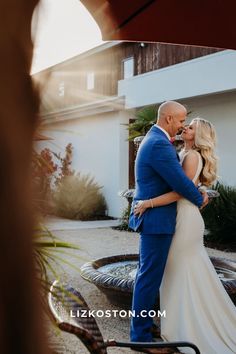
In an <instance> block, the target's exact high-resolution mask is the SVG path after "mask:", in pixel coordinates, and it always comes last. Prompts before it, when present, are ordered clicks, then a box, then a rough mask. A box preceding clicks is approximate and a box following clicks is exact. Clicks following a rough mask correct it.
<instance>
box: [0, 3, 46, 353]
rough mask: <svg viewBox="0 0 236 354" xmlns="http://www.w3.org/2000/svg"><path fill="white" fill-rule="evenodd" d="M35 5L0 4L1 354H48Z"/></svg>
mask: <svg viewBox="0 0 236 354" xmlns="http://www.w3.org/2000/svg"><path fill="white" fill-rule="evenodd" d="M37 3H38V0H8V1H6V0H3V1H1V4H0V23H1V26H2V28H1V31H0V45H1V56H0V71H1V75H0V76H1V86H0V99H1V103H0V120H1V130H0V146H1V155H0V159H1V172H0V185H1V197H0V210H1V248H0V250H1V251H0V252H1V254H0V262H1V267H0V269H1V292H0V314H1V317H0V352H1V354H13V353H18V354H20V353H22V354H47V353H48V349H47V343H46V341H45V338H44V329H43V318H42V313H41V312H42V311H41V307H40V300H39V294H40V288H39V285H38V284H37V283H36V274H35V268H34V262H33V246H32V235H33V224H34V214H33V212H32V195H31V178H30V176H31V157H32V156H31V155H32V141H33V135H34V132H35V128H36V123H37V112H38V95H37V93H36V92H35V90H34V88H33V85H32V81H31V77H30V69H31V60H32V53H33V45H32V42H31V18H32V14H33V11H34V8H35V6H36V5H37Z"/></svg>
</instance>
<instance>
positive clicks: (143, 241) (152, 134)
mask: <svg viewBox="0 0 236 354" xmlns="http://www.w3.org/2000/svg"><path fill="white" fill-rule="evenodd" d="M135 179H136V182H135V183H136V185H135V196H134V200H133V204H132V209H131V214H130V220H129V226H130V227H131V228H132V229H133V230H135V231H140V256H139V270H138V273H137V276H136V280H135V286H134V293H133V305H132V310H133V311H135V314H136V316H135V317H133V318H132V319H131V340H132V341H140V342H147V341H152V335H151V332H150V328H151V326H152V323H153V321H152V318H151V317H149V316H147V314H148V311H150V310H152V309H153V307H154V305H155V301H156V297H157V293H158V290H159V287H160V284H161V280H162V277H163V273H164V268H165V264H166V260H167V255H168V251H169V247H170V244H171V240H172V236H173V234H174V232H175V223H176V202H174V203H171V204H169V205H165V206H161V207H157V208H149V209H147V210H146V211H145V213H144V214H143V215H142V216H141V217H137V216H135V215H134V214H133V207H134V205H135V204H136V203H137V202H138V201H139V200H144V199H150V198H154V197H156V196H159V195H162V194H164V193H167V192H170V191H172V190H174V191H176V192H178V193H179V194H181V195H182V196H183V197H184V198H186V199H188V200H190V201H191V202H192V203H194V204H196V205H197V206H201V205H202V202H203V198H202V195H201V194H200V193H199V191H198V190H197V188H196V187H195V185H194V184H193V182H192V181H190V179H189V178H188V177H186V175H185V173H184V172H183V170H182V167H181V165H180V163H179V161H178V158H177V154H176V150H175V148H174V147H173V145H172V144H171V143H170V141H169V139H168V137H167V136H166V134H165V133H164V132H163V131H162V130H161V129H159V128H158V127H157V126H153V127H152V128H151V129H150V130H149V132H148V133H147V135H146V137H145V138H144V140H143V141H142V143H141V145H140V147H139V150H138V153H137V157H136V162H135ZM142 311H144V312H142ZM167 316H168V313H167Z"/></svg>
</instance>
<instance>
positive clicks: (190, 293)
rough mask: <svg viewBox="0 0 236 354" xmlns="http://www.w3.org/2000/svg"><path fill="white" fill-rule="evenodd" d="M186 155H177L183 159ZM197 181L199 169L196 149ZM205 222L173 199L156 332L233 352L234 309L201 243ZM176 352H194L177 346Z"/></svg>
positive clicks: (208, 350)
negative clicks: (174, 213)
mask: <svg viewBox="0 0 236 354" xmlns="http://www.w3.org/2000/svg"><path fill="white" fill-rule="evenodd" d="M185 156H186V154H185V155H184V154H182V156H181V160H182V161H183V159H184V157H185ZM198 156H199V164H198V169H197V172H196V174H195V177H194V179H193V182H195V181H197V179H198V177H199V174H200V172H201V169H202V158H201V156H200V154H199V153H198ZM203 232H204V222H203V219H202V216H201V214H200V211H199V209H198V207H197V206H195V205H194V204H192V203H191V202H189V201H188V200H186V199H181V200H179V201H178V203H177V220H176V232H175V234H174V236H173V240H172V243H171V247H170V251H169V255H168V259H167V263H166V267H165V272H164V276H163V280H162V284H161V288H160V308H161V310H162V311H164V310H166V318H164V317H161V336H162V338H163V339H164V340H166V341H189V342H192V343H194V344H196V345H197V347H198V348H199V350H200V352H201V354H232V353H234V354H235V353H236V308H235V306H234V304H233V302H232V301H231V299H230V297H229V296H228V294H227V292H226V291H225V289H224V287H223V285H222V284H221V281H220V280H219V278H218V275H217V273H216V271H215V269H214V267H213V265H212V263H211V261H210V259H209V256H208V254H207V252H206V250H205V248H204V245H203ZM179 350H180V351H181V353H191V354H192V353H194V351H193V350H192V349H188V348H186V349H183V348H179Z"/></svg>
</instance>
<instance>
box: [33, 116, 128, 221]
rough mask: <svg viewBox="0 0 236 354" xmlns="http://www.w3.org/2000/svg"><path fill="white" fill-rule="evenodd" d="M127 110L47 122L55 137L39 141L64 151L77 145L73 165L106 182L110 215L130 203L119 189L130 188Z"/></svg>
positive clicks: (54, 149)
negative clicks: (121, 194) (120, 195)
mask: <svg viewBox="0 0 236 354" xmlns="http://www.w3.org/2000/svg"><path fill="white" fill-rule="evenodd" d="M127 122H128V115H127V113H126V112H124V111H123V112H122V111H117V112H113V113H105V114H101V115H97V116H90V117H85V118H78V119H75V120H71V121H63V122H59V123H54V124H50V125H46V126H45V130H44V134H45V135H47V136H49V137H52V138H53V141H48V142H42V143H40V144H38V149H39V150H40V149H42V148H44V147H49V148H50V149H51V150H53V151H56V152H62V153H63V152H64V150H65V146H66V145H67V144H68V143H72V145H73V148H74V149H73V163H72V168H73V169H74V170H75V171H76V172H81V173H82V174H87V173H89V174H91V176H94V177H95V181H96V182H97V183H98V184H99V185H101V186H103V188H102V192H103V194H104V196H105V198H106V201H107V204H108V215H109V216H113V217H120V216H121V213H122V210H123V209H124V207H125V206H126V205H127V202H126V201H125V200H124V198H121V197H119V196H118V193H119V192H120V191H122V190H124V189H127V188H128V142H127V137H128V131H127V129H126V126H125V125H124V124H126V123H127Z"/></svg>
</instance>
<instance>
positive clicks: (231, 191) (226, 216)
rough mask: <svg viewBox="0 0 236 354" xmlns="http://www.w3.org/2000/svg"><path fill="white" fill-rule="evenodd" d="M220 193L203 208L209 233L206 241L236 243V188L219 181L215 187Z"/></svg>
mask: <svg viewBox="0 0 236 354" xmlns="http://www.w3.org/2000/svg"><path fill="white" fill-rule="evenodd" d="M213 189H215V190H217V191H218V192H219V193H220V196H219V197H218V198H214V199H213V200H212V201H211V202H210V203H209V204H208V205H207V206H206V208H205V209H204V210H203V212H202V215H203V218H204V221H205V225H206V229H207V230H208V232H209V233H208V234H207V235H206V236H205V238H206V241H213V242H217V243H219V244H226V243H228V244H229V243H231V244H233V243H236V218H235V215H236V188H234V187H229V186H225V185H223V184H221V183H219V182H218V183H217V184H216V186H215V187H214V188H213Z"/></svg>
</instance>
